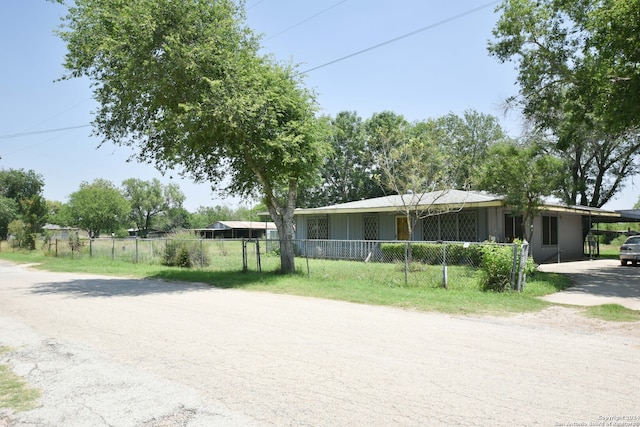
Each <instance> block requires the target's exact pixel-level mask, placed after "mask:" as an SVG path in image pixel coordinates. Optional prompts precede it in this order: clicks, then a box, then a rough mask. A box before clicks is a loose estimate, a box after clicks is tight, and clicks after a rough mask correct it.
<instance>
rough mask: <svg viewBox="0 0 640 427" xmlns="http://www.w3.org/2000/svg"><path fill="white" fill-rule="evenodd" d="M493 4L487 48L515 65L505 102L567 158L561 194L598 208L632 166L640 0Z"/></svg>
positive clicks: (638, 110)
mask: <svg viewBox="0 0 640 427" xmlns="http://www.w3.org/2000/svg"><path fill="white" fill-rule="evenodd" d="M498 10H499V11H501V12H502V15H501V17H500V19H499V21H498V23H497V24H496V27H495V29H494V36H495V40H494V41H492V42H490V44H489V51H490V52H491V54H493V55H495V56H496V57H497V58H498V59H499V60H500V61H503V62H504V61H513V62H514V63H515V64H516V68H517V70H518V83H519V86H520V93H519V95H518V96H516V97H514V98H512V99H511V101H512V102H513V103H514V105H517V106H520V107H522V109H523V112H524V114H525V116H526V117H527V118H528V119H530V120H531V122H532V123H534V124H535V126H536V127H537V128H538V130H544V131H546V132H548V133H549V134H550V136H551V139H552V140H553V143H554V144H555V146H556V148H557V154H558V155H559V156H561V157H562V158H563V159H565V160H566V161H567V170H568V171H570V173H571V174H572V176H569V177H568V179H567V183H568V185H570V186H571V188H570V189H569V190H568V191H567V192H566V194H565V201H566V202H567V203H569V204H576V203H581V204H586V205H589V206H595V207H601V206H602V205H604V204H605V203H606V202H607V201H608V200H610V198H611V197H612V196H613V195H615V194H616V192H618V191H620V190H621V188H622V182H623V181H624V179H625V178H626V177H628V176H632V175H634V174H636V173H637V171H638V170H637V167H636V166H635V164H636V163H637V156H638V153H639V152H640V143H639V139H638V129H639V128H640V66H639V65H640V42H638V37H637V34H638V17H639V16H640V2H638V1H628V0H605V1H596V0H578V1H557V0H541V1H538V0H505V1H503V3H502V4H501V5H500V6H499V8H498ZM596 157H597V158H596Z"/></svg>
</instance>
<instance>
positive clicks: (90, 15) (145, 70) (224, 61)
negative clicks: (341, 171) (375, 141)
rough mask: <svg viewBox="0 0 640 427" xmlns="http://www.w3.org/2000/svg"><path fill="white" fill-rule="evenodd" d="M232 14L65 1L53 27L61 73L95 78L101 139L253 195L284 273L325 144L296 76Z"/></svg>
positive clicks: (233, 6) (140, 3) (199, 0)
mask: <svg viewBox="0 0 640 427" xmlns="http://www.w3.org/2000/svg"><path fill="white" fill-rule="evenodd" d="M243 14H244V12H243V3H242V2H240V3H238V2H236V1H233V0H215V1H212V0H129V1H113V0H76V1H75V5H74V6H73V7H70V8H69V13H68V15H67V16H66V18H65V20H64V27H63V28H62V29H61V30H60V32H59V34H60V36H61V37H62V39H63V40H65V41H66V42H67V45H68V53H67V56H66V62H65V66H66V68H67V69H68V70H70V72H71V73H70V77H79V76H88V77H89V78H90V79H91V80H92V82H93V84H94V86H93V88H94V97H95V98H96V100H97V102H98V110H97V114H96V117H95V120H94V129H95V132H96V133H97V134H98V135H100V136H101V137H102V138H103V141H111V142H114V143H116V144H121V145H129V146H134V147H138V148H139V150H138V158H139V159H140V160H142V161H147V162H151V163H154V164H155V165H156V166H157V167H158V168H160V169H161V170H166V169H174V168H178V169H181V170H182V172H184V173H186V174H189V175H191V176H192V177H193V178H194V179H195V180H196V181H208V182H210V183H211V184H212V186H214V187H215V186H217V185H219V184H220V183H221V182H222V181H223V180H224V182H225V183H228V185H227V186H226V187H225V188H224V190H226V191H227V192H232V193H234V194H236V195H256V194H259V195H260V196H261V198H262V199H263V200H264V201H265V203H266V205H267V208H268V210H269V213H270V214H271V217H272V219H273V220H274V222H275V223H276V226H277V227H278V232H279V235H280V238H281V247H280V254H281V270H282V271H283V272H292V271H294V270H295V261H294V250H293V249H294V247H293V238H294V229H293V210H294V209H295V205H296V196H297V191H298V184H299V182H300V181H301V180H303V179H305V178H306V177H307V176H309V175H312V174H313V173H315V171H316V169H317V167H318V166H319V164H320V161H321V159H322V146H323V145H324V142H323V141H322V139H321V138H318V136H317V130H318V121H317V120H316V118H315V110H316V108H315V107H316V106H315V104H314V101H313V96H312V94H311V93H310V92H309V91H308V90H306V89H305V88H304V86H303V85H302V82H301V76H300V74H299V73H298V72H297V71H296V70H295V68H294V67H291V66H289V65H282V64H279V63H276V62H274V61H273V60H272V59H270V58H269V57H263V56H260V55H258V49H259V42H258V39H257V38H256V37H255V36H254V35H253V33H252V32H251V30H250V29H248V28H247V27H245V26H244V16H243Z"/></svg>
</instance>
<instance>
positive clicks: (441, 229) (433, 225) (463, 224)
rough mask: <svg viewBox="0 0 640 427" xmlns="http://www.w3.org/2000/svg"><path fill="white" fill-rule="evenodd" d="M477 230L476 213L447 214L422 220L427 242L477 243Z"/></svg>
mask: <svg viewBox="0 0 640 427" xmlns="http://www.w3.org/2000/svg"><path fill="white" fill-rule="evenodd" d="M477 229H478V221H477V218H476V212H475V211H469V212H457V213H447V214H442V215H436V216H430V217H427V218H424V219H423V220H422V238H423V240H426V241H435V240H449V241H462V242H475V241H476V240H477V238H478V231H477Z"/></svg>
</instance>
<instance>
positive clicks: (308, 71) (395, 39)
mask: <svg viewBox="0 0 640 427" xmlns="http://www.w3.org/2000/svg"><path fill="white" fill-rule="evenodd" d="M497 3H500V0H495V1H492V2H489V3H486V4H483V5H482V6H478V7H476V8H473V9H469V10H467V11H465V12H462V13H460V14H458V15H454V16H452V17H450V18H447V19H443V20H442V21H438V22H436V23H433V24H430V25H427V26H426V27H422V28H419V29H417V30H415V31H411V32H410V33H406V34H403V35H401V36H398V37H395V38H393V39H390V40H387V41H384V42H382V43H378V44H377V45H374V46H371V47H368V48H366V49H362V50H359V51H357V52H354V53H351V54H349V55H346V56H343V57H341V58H338V59H334V60H333V61H329V62H326V63H324V64H322V65H318V66H316V67H313V68H309V69H308V70H305V71H301V72H300V73H298V74H307V73H310V72H311V71H315V70H319V69H320V68H324V67H327V66H329V65H333V64H335V63H337V62H340V61H344V60H345V59H349V58H353V57H354V56H358V55H361V54H363V53H366V52H369V51H371V50H374V49H377V48H379V47H382V46H386V45H388V44H391V43H394V42H397V41H398V40H402V39H406V38H407V37H411V36H414V35H416V34H418V33H421V32H423V31H427V30H431V29H433V28H435V27H439V26H440V25H444V24H448V23H449V22H452V21H455V20H457V19H460V18H462V17H464V16H467V15H471V14H472V13H475V12H478V11H480V10H482V9H486V8H487V7H489V6H492V5H494V4H497Z"/></svg>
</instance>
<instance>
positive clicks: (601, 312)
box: [585, 304, 640, 322]
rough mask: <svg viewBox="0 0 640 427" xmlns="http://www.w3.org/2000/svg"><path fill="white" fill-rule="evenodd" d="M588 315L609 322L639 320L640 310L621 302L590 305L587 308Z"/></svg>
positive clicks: (586, 313)
mask: <svg viewBox="0 0 640 427" xmlns="http://www.w3.org/2000/svg"><path fill="white" fill-rule="evenodd" d="M585 315H586V316H587V317H594V318H598V319H602V320H607V321H609V322H638V321H640V311H637V310H631V309H629V308H626V307H623V306H621V305H619V304H603V305H596V306H593V307H588V308H587V309H586V310H585Z"/></svg>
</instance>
